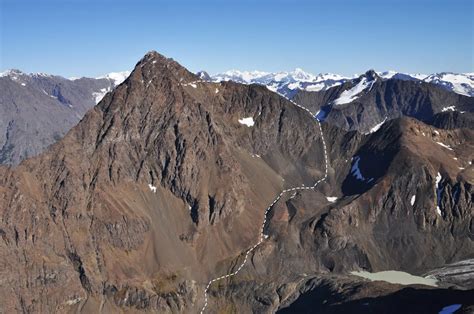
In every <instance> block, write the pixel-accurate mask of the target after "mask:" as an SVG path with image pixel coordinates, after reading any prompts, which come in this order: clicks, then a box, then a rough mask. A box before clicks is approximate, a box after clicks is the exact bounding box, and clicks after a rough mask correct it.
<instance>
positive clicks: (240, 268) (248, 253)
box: [200, 100, 328, 314]
mask: <svg viewBox="0 0 474 314" xmlns="http://www.w3.org/2000/svg"><path fill="white" fill-rule="evenodd" d="M290 101H291V100H290ZM291 103H292V104H294V105H295V106H297V107H299V108H301V109H303V110H305V111H306V112H307V113H308V114H310V115H311V117H312V118H313V119H315V120H316V122H317V123H318V126H319V132H320V134H321V141H322V142H323V151H324V166H325V170H324V177H322V178H321V179H319V180H318V181H316V182H315V183H314V184H313V185H312V186H307V187H306V186H297V187H293V188H289V189H285V190H283V191H281V192H280V194H278V196H277V197H276V198H275V199H274V200H273V202H272V203H271V204H270V205H269V206H268V207H267V209H266V210H265V214H264V218H263V223H262V227H261V229H260V237H259V240H258V242H257V243H256V244H255V245H254V246H252V247H251V248H250V249H248V250H247V252H245V258H244V260H243V262H242V263H241V264H240V266H239V267H238V268H237V270H235V271H234V272H231V273H228V274H226V275H223V276H220V277H216V278H214V279H211V280H210V281H209V283H208V284H207V286H206V289H205V290H204V306H203V307H202V309H201V312H200V314H203V313H204V311H205V310H206V307H207V303H208V291H209V288H210V287H211V285H212V284H213V283H214V282H216V281H220V280H223V279H226V278H229V277H233V276H235V275H237V274H238V273H239V272H240V271H241V270H242V268H243V267H244V265H245V264H246V263H247V259H248V257H249V255H250V253H252V251H253V250H255V248H256V247H257V246H259V245H260V244H261V243H262V242H263V241H264V240H265V239H267V238H268V235H266V234H265V233H264V229H265V224H266V223H267V215H268V213H269V212H270V209H271V208H272V207H273V205H275V204H276V203H277V202H278V201H279V200H280V198H281V197H282V196H283V194H285V193H288V192H295V191H301V190H314V189H315V188H316V187H317V186H318V184H319V183H321V182H323V181H325V180H326V179H327V177H328V154H327V148H326V141H325V140H324V134H323V129H322V127H321V122H319V121H318V120H317V119H316V117H315V114H313V113H312V112H311V111H310V110H309V109H307V108H305V107H303V106H300V105H298V104H297V103H295V102H293V101H291Z"/></svg>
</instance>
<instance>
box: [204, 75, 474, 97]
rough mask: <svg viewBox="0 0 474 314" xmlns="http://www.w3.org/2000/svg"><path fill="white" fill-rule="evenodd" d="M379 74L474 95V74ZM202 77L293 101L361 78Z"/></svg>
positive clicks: (313, 76) (341, 76) (333, 76)
mask: <svg viewBox="0 0 474 314" xmlns="http://www.w3.org/2000/svg"><path fill="white" fill-rule="evenodd" d="M376 73H377V75H378V76H380V77H381V78H382V79H399V80H414V81H423V82H428V83H431V84H435V85H438V86H441V87H443V88H445V89H447V90H450V91H453V92H455V93H458V94H461V95H464V96H471V97H472V96H474V73H459V74H457V73H448V72H442V73H436V74H431V75H425V74H409V73H401V72H396V71H384V72H376ZM198 76H199V77H201V79H208V80H211V81H214V82H220V81H234V82H237V83H243V84H260V85H265V86H267V87H268V88H269V89H270V90H273V91H275V92H278V93H280V94H282V95H284V96H285V97H289V98H291V97H292V96H293V95H294V94H295V93H296V92H297V90H305V91H310V92H318V91H322V90H327V89H329V88H331V87H334V86H338V85H342V84H343V83H344V82H347V81H350V80H352V79H356V78H358V77H359V76H360V75H354V76H352V77H347V76H343V75H339V74H332V73H324V74H318V75H314V74H311V73H308V72H305V71H303V70H302V69H299V68H297V69H295V70H294V71H291V72H262V71H238V70H230V71H226V72H223V73H218V74H215V75H209V74H207V73H206V72H204V71H201V72H199V73H198Z"/></svg>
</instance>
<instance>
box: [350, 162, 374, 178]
mask: <svg viewBox="0 0 474 314" xmlns="http://www.w3.org/2000/svg"><path fill="white" fill-rule="evenodd" d="M352 161H353V162H354V163H353V164H352V167H351V174H352V175H353V176H354V177H355V178H356V179H357V180H360V181H367V182H369V183H370V182H372V180H374V178H365V177H364V176H363V175H362V172H361V171H360V168H359V162H360V157H359V156H354V158H353V159H352Z"/></svg>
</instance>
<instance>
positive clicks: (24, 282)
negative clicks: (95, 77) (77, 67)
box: [0, 52, 474, 312]
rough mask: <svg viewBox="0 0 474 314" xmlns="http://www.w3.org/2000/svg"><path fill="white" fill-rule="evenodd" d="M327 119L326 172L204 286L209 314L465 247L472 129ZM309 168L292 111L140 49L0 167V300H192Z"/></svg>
mask: <svg viewBox="0 0 474 314" xmlns="http://www.w3.org/2000/svg"><path fill="white" fill-rule="evenodd" d="M242 119H246V120H242ZM239 120H240V122H239ZM242 121H243V122H245V121H253V122H254V124H253V125H251V126H247V125H245V124H243V123H242ZM323 131H324V133H325V137H326V139H327V141H328V150H329V152H328V153H329V160H330V168H329V177H328V181H327V182H325V183H324V184H321V185H320V186H319V188H318V190H317V191H316V192H301V193H295V194H294V195H286V196H285V197H284V198H282V199H281V200H280V201H279V202H278V203H277V204H275V206H273V207H272V209H271V212H270V215H269V219H270V220H269V221H268V222H267V225H266V227H265V233H266V234H268V235H269V238H268V239H267V240H266V241H265V242H264V243H263V244H262V245H261V246H259V247H258V248H257V250H255V251H254V252H252V254H251V256H250V257H249V260H248V262H247V264H246V266H245V268H244V269H243V270H242V272H241V273H239V275H238V276H235V277H233V278H232V279H231V280H227V281H221V282H219V284H215V285H212V286H211V287H210V291H209V296H210V302H209V308H208V309H209V310H210V311H217V310H222V311H224V310H225V311H232V310H236V311H238V312H250V311H254V312H274V311H276V310H278V309H280V308H283V307H285V306H289V305H290V304H291V303H292V302H293V301H295V300H296V299H297V297H298V293H296V291H297V289H299V288H300V286H301V283H302V282H306V281H307V280H306V279H304V278H306V277H307V276H310V275H311V276H313V277H316V276H331V278H332V276H335V277H334V278H336V279H335V280H336V281H338V280H343V279H340V278H344V277H338V276H343V274H344V273H347V272H348V271H350V270H354V269H360V268H364V269H367V270H370V271H378V270H384V269H399V270H405V271H412V272H415V273H422V272H426V271H428V270H429V269H430V268H433V267H437V266H441V265H443V264H444V263H446V262H453V261H457V260H461V259H463V258H466V257H468V256H469V255H470V254H472V252H473V248H474V246H473V242H472V241H473V239H472V231H473V226H474V224H473V220H472V216H473V206H472V201H473V198H472V193H473V191H472V183H473V173H472V171H473V167H472V165H471V164H470V163H469V162H471V161H472V159H473V154H474V148H473V147H474V143H473V138H474V136H473V134H472V131H471V130H467V129H456V128H453V129H452V130H435V129H433V128H432V127H430V126H427V125H425V124H423V123H421V122H418V121H416V120H412V119H401V120H393V121H391V122H389V123H386V124H385V125H384V126H382V128H381V129H380V130H379V131H377V132H376V133H373V134H371V135H368V136H364V135H361V134H360V133H357V132H344V131H341V130H340V129H338V128H336V127H333V126H330V125H323ZM438 142H439V143H442V144H443V145H446V146H449V147H450V148H451V149H448V148H446V147H445V146H442V145H440V144H439V143H438ZM454 158H456V159H454ZM460 168H464V169H460ZM438 173H439V175H438ZM323 175H324V153H323V149H322V141H321V133H320V130H319V127H318V126H317V124H316V123H315V122H314V119H313V118H312V117H311V116H310V115H308V113H307V112H306V111H305V110H303V109H301V108H299V107H297V106H295V105H294V104H292V103H291V102H289V101H288V100H286V99H284V98H282V97H280V96H278V95H277V94H275V93H272V92H270V91H269V90H267V89H266V88H264V87H261V86H256V85H250V86H245V85H240V84H236V83H231V82H227V83H210V82H205V81H201V80H200V79H199V78H198V77H196V76H195V75H194V74H192V73H190V72H188V71H187V70H186V69H184V68H183V67H181V66H180V65H179V64H178V63H176V62H175V61H173V60H171V59H167V58H165V57H163V56H161V55H159V54H158V53H156V52H150V53H148V54H147V55H145V57H144V58H143V59H142V60H140V61H139V62H138V64H137V65H136V67H135V69H134V71H133V72H132V74H131V75H130V77H129V78H128V79H127V80H126V81H125V82H124V83H123V84H122V85H120V86H119V87H117V88H116V89H115V90H114V92H112V93H110V94H108V95H107V96H106V97H105V98H104V99H103V100H102V102H100V103H99V104H98V105H97V106H96V107H95V108H93V109H92V110H91V111H89V112H88V113H87V114H86V116H85V117H84V119H83V120H82V121H81V122H80V123H79V124H78V125H77V126H76V127H75V128H73V129H72V130H71V131H70V132H69V133H68V134H67V135H66V136H65V137H64V138H63V139H62V140H61V141H59V142H58V143H56V144H55V145H53V146H52V147H50V149H49V150H48V151H47V152H45V153H43V154H41V155H39V156H37V157H35V158H32V159H29V160H26V161H24V162H23V163H21V164H20V165H19V166H18V167H16V168H13V169H12V168H6V167H0V196H1V197H0V236H1V239H0V261H1V266H2V267H0V272H1V273H0V275H1V281H0V298H1V299H2V300H3V302H1V304H0V312H73V311H79V312H98V311H102V312H118V311H130V312H134V311H149V312H198V311H199V310H200V308H201V307H202V305H203V303H204V300H203V292H204V288H205V287H206V285H207V283H208V281H209V280H210V279H211V278H214V277H216V276H221V275H223V274H226V273H228V272H232V271H234V270H235V269H236V267H238V265H239V264H240V262H241V261H242V257H243V254H242V253H243V252H245V251H246V250H247V249H248V248H250V247H251V246H253V245H254V244H255V242H256V241H257V239H258V236H259V229H260V227H261V224H262V222H263V213H264V211H265V209H266V208H267V206H268V205H269V204H270V203H271V202H272V201H273V199H274V198H275V196H276V195H278V194H279V193H280V191H281V190H282V189H284V188H288V187H294V186H301V184H305V185H306V186H309V185H312V184H313V183H314V181H315V180H317V179H319V178H321V177H323ZM439 176H441V179H438V178H439ZM412 195H416V200H415V202H414V204H413V205H412V204H411V203H410V201H411V197H412ZM326 196H333V197H337V200H336V201H335V202H331V201H329V200H328V199H327V198H326ZM437 207H439V209H440V211H441V214H439V213H438V212H437ZM353 280H354V279H353ZM317 282H318V284H319V283H324V281H317ZM335 285H336V286H337V284H335ZM374 287H375V288H374V289H378V286H374ZM390 289H392V290H393V287H390ZM390 289H388V288H387V290H390ZM336 290H337V289H335V290H334V291H336ZM392 290H391V291H392ZM305 291H306V290H305ZM305 291H302V292H301V293H303V292H305Z"/></svg>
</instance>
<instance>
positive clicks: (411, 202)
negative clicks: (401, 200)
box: [410, 195, 416, 206]
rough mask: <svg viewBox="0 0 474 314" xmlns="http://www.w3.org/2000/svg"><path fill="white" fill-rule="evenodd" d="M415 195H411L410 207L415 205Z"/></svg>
mask: <svg viewBox="0 0 474 314" xmlns="http://www.w3.org/2000/svg"><path fill="white" fill-rule="evenodd" d="M415 200H416V195H413V196H412V197H411V199H410V204H411V206H413V205H415Z"/></svg>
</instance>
